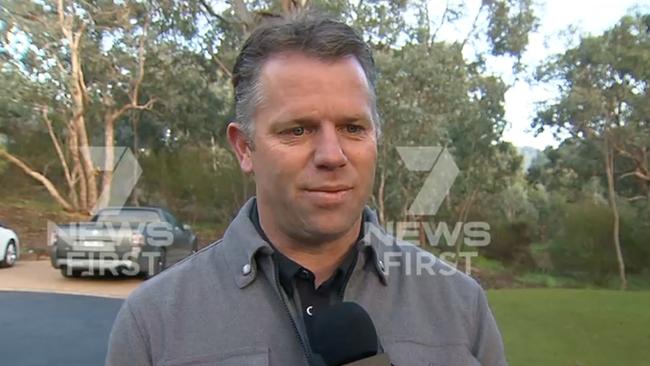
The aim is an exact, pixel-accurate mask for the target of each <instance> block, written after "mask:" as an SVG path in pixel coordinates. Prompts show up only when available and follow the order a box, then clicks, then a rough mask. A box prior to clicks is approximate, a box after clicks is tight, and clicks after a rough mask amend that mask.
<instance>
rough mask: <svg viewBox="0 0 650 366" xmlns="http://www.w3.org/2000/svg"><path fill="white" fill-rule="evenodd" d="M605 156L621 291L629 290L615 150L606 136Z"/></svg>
mask: <svg viewBox="0 0 650 366" xmlns="http://www.w3.org/2000/svg"><path fill="white" fill-rule="evenodd" d="M604 145H605V146H604V149H603V150H604V155H605V173H606V175H607V193H608V194H607V195H608V199H609V207H610V208H611V210H612V216H613V217H614V235H613V239H614V248H615V249H616V259H617V261H618V274H619V278H620V281H621V284H620V286H621V290H625V289H626V288H627V279H626V276H625V261H624V260H623V252H622V251H621V241H620V233H619V232H620V217H619V213H618V206H617V204H616V190H615V187H614V148H613V146H612V144H611V141H609V137H608V136H605V143H604Z"/></svg>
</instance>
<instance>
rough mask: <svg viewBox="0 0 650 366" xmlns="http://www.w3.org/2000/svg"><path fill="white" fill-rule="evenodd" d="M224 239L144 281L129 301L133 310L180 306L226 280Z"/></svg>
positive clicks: (132, 293)
mask: <svg viewBox="0 0 650 366" xmlns="http://www.w3.org/2000/svg"><path fill="white" fill-rule="evenodd" d="M221 241H222V240H221V239H220V240H217V241H216V242H214V243H212V244H210V245H208V246H206V247H204V248H202V249H200V250H199V251H197V252H196V253H193V254H191V255H189V256H188V257H186V258H184V259H182V260H181V261H179V262H177V263H175V264H173V265H172V266H170V267H168V268H167V269H165V270H164V271H162V272H161V273H159V274H158V275H156V276H155V277H153V278H150V279H148V280H146V281H144V282H143V283H142V284H141V285H140V286H138V287H137V288H136V289H135V290H134V291H133V292H131V294H130V295H129V296H128V297H127V299H126V301H127V302H128V303H129V305H131V306H132V307H138V306H143V305H144V306H150V305H151V304H152V303H156V304H159V305H163V304H169V303H172V302H176V301H177V299H178V297H179V296H182V294H183V293H188V292H190V293H191V292H195V291H197V290H200V289H202V288H205V287H206V286H209V285H211V284H213V283H214V282H215V281H218V280H219V278H223V277H224V274H225V273H226V270H225V268H224V266H226V263H225V261H223V260H222V257H223V248H222V246H221V245H220V243H221Z"/></svg>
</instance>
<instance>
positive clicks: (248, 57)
mask: <svg viewBox="0 0 650 366" xmlns="http://www.w3.org/2000/svg"><path fill="white" fill-rule="evenodd" d="M288 51H298V52H301V53H304V54H306V55H309V56H314V57H316V58H319V59H323V60H337V59H341V58H343V57H347V56H354V57H355V58H356V59H357V61H358V62H359V64H360V65H361V68H362V69H363V72H364V74H365V76H366V80H367V81H368V86H369V93H370V98H371V108H372V123H373V125H374V129H375V133H376V135H377V137H379V136H380V134H381V129H380V123H379V113H378V111H377V97H376V93H375V86H376V79H377V72H376V69H375V61H374V59H373V57H372V52H371V50H370V47H369V46H368V45H367V44H366V43H365V42H364V41H363V38H361V36H360V35H359V34H358V33H357V32H355V31H354V30H353V29H352V28H351V27H350V26H348V25H346V24H344V23H341V22H338V21H335V20H332V19H329V18H325V17H322V16H319V15H316V14H313V13H300V14H294V15H291V16H288V17H285V18H280V19H277V18H276V19H273V20H271V21H269V22H267V23H265V24H263V25H261V26H260V27H258V28H257V29H255V30H254V31H253V32H252V34H251V35H250V36H249V37H248V39H247V40H246V42H244V45H243V47H242V49H241V51H240V53H239V55H238V56H237V61H236V62H235V66H234V68H233V73H232V84H233V88H234V96H235V118H236V119H237V122H239V123H240V124H241V125H242V127H243V129H244V131H245V132H246V134H247V135H248V138H249V139H251V140H252V137H253V130H254V123H253V114H254V112H255V108H256V107H257V106H258V105H259V104H260V103H261V102H262V99H263V95H262V90H261V82H260V80H259V77H260V75H259V74H260V70H261V69H262V64H263V63H264V62H265V61H266V60H267V59H268V58H269V57H270V56H272V55H274V54H278V53H282V52H288Z"/></svg>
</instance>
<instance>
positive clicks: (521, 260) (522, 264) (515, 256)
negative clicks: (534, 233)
mask: <svg viewBox="0 0 650 366" xmlns="http://www.w3.org/2000/svg"><path fill="white" fill-rule="evenodd" d="M490 237H491V241H490V245H488V246H486V247H485V248H482V249H481V253H482V254H483V255H485V256H486V257H487V258H491V259H498V260H500V261H501V262H503V263H505V264H507V265H509V266H511V267H514V268H518V269H523V268H531V267H533V266H534V262H533V257H532V255H531V248H530V245H531V228H530V225H529V224H528V223H527V222H524V221H515V222H498V223H496V224H492V225H490Z"/></svg>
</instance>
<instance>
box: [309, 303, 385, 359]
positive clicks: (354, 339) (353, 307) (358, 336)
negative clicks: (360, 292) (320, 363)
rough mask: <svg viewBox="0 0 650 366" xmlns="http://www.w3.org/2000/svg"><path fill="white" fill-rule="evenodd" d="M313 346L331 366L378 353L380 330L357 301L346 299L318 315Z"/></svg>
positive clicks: (315, 317) (315, 315)
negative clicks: (346, 300) (378, 330)
mask: <svg viewBox="0 0 650 366" xmlns="http://www.w3.org/2000/svg"><path fill="white" fill-rule="evenodd" d="M312 338H313V339H312V340H311V342H310V343H311V344H312V348H313V350H314V352H316V353H318V354H319V355H320V356H321V357H322V358H323V360H324V361H325V364H326V365H327V366H338V365H343V364H346V363H349V362H354V361H358V360H361V359H364V358H367V357H371V356H374V355H376V354H377V352H378V350H377V345H378V343H379V342H378V340H377V331H376V329H375V326H374V324H373V323H372V319H370V315H368V313H367V312H366V311H365V310H364V309H363V308H362V307H361V306H360V305H359V304H357V303H354V302H342V303H339V304H336V305H333V306H330V307H327V308H323V309H320V310H319V311H317V312H316V314H314V319H313V334H312Z"/></svg>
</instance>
